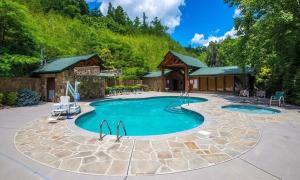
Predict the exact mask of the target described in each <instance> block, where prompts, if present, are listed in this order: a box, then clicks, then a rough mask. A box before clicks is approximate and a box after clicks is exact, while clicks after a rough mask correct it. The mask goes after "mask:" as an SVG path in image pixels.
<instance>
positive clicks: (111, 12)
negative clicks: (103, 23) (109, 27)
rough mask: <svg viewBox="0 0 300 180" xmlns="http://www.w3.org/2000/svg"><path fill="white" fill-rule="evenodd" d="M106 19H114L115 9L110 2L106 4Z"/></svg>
mask: <svg viewBox="0 0 300 180" xmlns="http://www.w3.org/2000/svg"><path fill="white" fill-rule="evenodd" d="M106 17H108V18H110V19H112V20H114V19H115V8H114V7H113V6H112V4H111V2H110V3H109V4H108V10H107V16H106Z"/></svg>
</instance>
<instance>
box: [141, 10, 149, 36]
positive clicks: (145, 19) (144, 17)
mask: <svg viewBox="0 0 300 180" xmlns="http://www.w3.org/2000/svg"><path fill="white" fill-rule="evenodd" d="M147 19H148V17H147V16H146V13H145V12H143V24H142V31H143V32H147V31H148V30H149V27H148V23H147Z"/></svg>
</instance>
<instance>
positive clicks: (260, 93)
mask: <svg viewBox="0 0 300 180" xmlns="http://www.w3.org/2000/svg"><path fill="white" fill-rule="evenodd" d="M255 97H256V103H264V101H263V99H265V98H266V91H263V90H258V89H257V91H256V94H255Z"/></svg>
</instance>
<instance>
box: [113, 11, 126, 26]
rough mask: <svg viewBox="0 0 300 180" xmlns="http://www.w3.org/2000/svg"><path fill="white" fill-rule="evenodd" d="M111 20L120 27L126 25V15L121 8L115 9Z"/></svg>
mask: <svg viewBox="0 0 300 180" xmlns="http://www.w3.org/2000/svg"><path fill="white" fill-rule="evenodd" d="M113 20H114V21H115V22H116V23H118V24H120V25H126V20H127V14H126V13H125V11H124V9H123V8H122V7H121V6H117V8H116V9H115V11H114V18H113Z"/></svg>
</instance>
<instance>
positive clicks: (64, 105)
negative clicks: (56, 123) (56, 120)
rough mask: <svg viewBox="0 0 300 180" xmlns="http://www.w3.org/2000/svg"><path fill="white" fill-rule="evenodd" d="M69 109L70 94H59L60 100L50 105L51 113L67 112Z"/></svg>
mask: <svg viewBox="0 0 300 180" xmlns="http://www.w3.org/2000/svg"><path fill="white" fill-rule="evenodd" d="M69 109H70V96H61V97H60V102H59V103H55V104H54V105H53V106H52V115H54V116H56V115H61V114H67V112H68V111H69Z"/></svg>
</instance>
